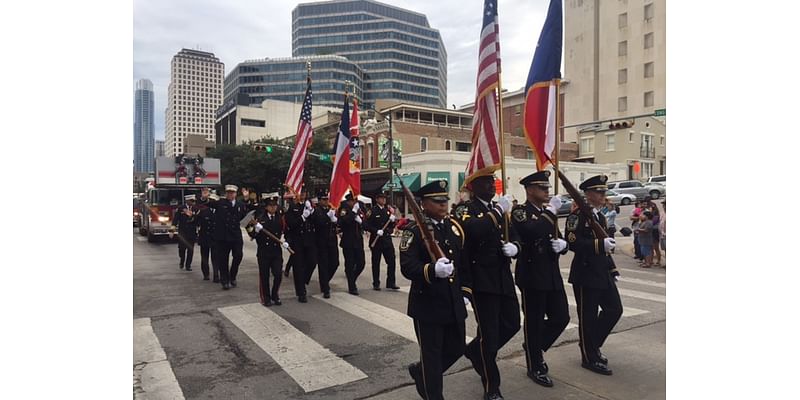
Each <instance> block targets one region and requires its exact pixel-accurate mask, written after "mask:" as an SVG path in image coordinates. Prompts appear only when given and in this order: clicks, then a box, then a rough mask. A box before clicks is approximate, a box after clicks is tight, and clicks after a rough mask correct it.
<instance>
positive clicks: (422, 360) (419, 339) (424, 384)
mask: <svg viewBox="0 0 800 400" xmlns="http://www.w3.org/2000/svg"><path fill="white" fill-rule="evenodd" d="M414 325H415V326H416V328H417V343H419V365H420V366H421V368H422V374H421V375H422V387H423V388H424V389H425V397H424V399H425V400H428V383H427V382H426V381H425V357H423V353H424V352H423V351H422V331H421V330H420V329H419V321H417V320H414Z"/></svg>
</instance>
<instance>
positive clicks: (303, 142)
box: [286, 76, 313, 193]
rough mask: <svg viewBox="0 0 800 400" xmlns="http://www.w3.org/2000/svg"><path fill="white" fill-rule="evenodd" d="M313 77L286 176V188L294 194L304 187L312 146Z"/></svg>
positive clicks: (309, 80)
mask: <svg viewBox="0 0 800 400" xmlns="http://www.w3.org/2000/svg"><path fill="white" fill-rule="evenodd" d="M312 134H313V129H312V128H311V77H310V76H309V78H308V88H307V89H306V98H305V100H303V109H302V110H300V122H299V123H298V124H297V135H296V136H295V142H294V152H293V153H292V162H291V163H290V164H289V173H288V174H287V175H286V186H287V187H289V189H290V190H291V191H292V192H294V193H300V189H301V188H302V187H303V170H305V166H306V152H307V151H308V146H310V145H311V135H312Z"/></svg>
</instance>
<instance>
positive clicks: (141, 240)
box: [136, 236, 147, 242]
mask: <svg viewBox="0 0 800 400" xmlns="http://www.w3.org/2000/svg"><path fill="white" fill-rule="evenodd" d="M136 240H138V241H140V242H144V241H145V240H147V238H146V237H144V236H137V237H136Z"/></svg>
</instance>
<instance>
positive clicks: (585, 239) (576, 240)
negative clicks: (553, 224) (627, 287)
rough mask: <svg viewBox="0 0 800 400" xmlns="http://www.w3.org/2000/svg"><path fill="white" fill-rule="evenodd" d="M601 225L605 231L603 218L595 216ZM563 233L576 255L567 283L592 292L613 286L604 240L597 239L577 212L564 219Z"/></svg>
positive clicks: (611, 269) (612, 266)
mask: <svg viewBox="0 0 800 400" xmlns="http://www.w3.org/2000/svg"><path fill="white" fill-rule="evenodd" d="M597 216H598V217H599V222H600V225H601V226H602V227H603V229H606V228H607V226H606V218H605V217H604V216H603V214H599V213H598V214H597ZM565 233H566V235H567V242H568V243H569V248H570V250H572V251H573V252H574V253H575V257H574V258H573V259H572V266H571V268H570V270H569V283H572V284H573V285H578V286H585V287H588V288H595V289H609V288H611V287H612V285H613V277H612V275H611V273H612V272H614V271H616V267H615V265H614V260H613V259H612V258H611V257H610V256H608V255H607V254H606V252H605V247H604V246H603V239H598V238H597V237H596V236H595V234H594V231H593V230H592V228H591V227H590V226H589V221H588V220H587V219H586V218H584V216H583V215H582V214H581V213H580V212H579V211H577V210H576V211H574V212H573V213H572V214H570V215H569V217H567V224H566V230H565Z"/></svg>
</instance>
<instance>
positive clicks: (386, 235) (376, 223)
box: [364, 206, 395, 246]
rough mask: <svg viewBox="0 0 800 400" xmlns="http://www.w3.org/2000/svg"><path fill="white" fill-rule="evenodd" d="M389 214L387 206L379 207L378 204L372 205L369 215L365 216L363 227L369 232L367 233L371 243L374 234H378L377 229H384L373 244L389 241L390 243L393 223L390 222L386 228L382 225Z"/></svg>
mask: <svg viewBox="0 0 800 400" xmlns="http://www.w3.org/2000/svg"><path fill="white" fill-rule="evenodd" d="M391 215H392V214H391V213H390V212H389V207H383V209H381V208H380V207H379V206H375V207H372V211H371V213H370V215H369V217H368V218H367V220H366V221H364V222H365V226H364V228H365V229H366V230H367V231H369V232H370V235H369V242H370V243H372V241H373V240H375V236H377V235H378V230H380V229H383V231H384V232H383V236H381V238H380V239H378V242H377V243H375V246H378V245H380V244H384V243H389V244H391V243H392V236H391V235H392V232H393V231H394V225H395V223H394V222H392V223H390V224H389V225H387V226H386V228H384V227H383V225H384V224H385V223H386V221H388V220H389V217H390V216H391Z"/></svg>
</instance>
